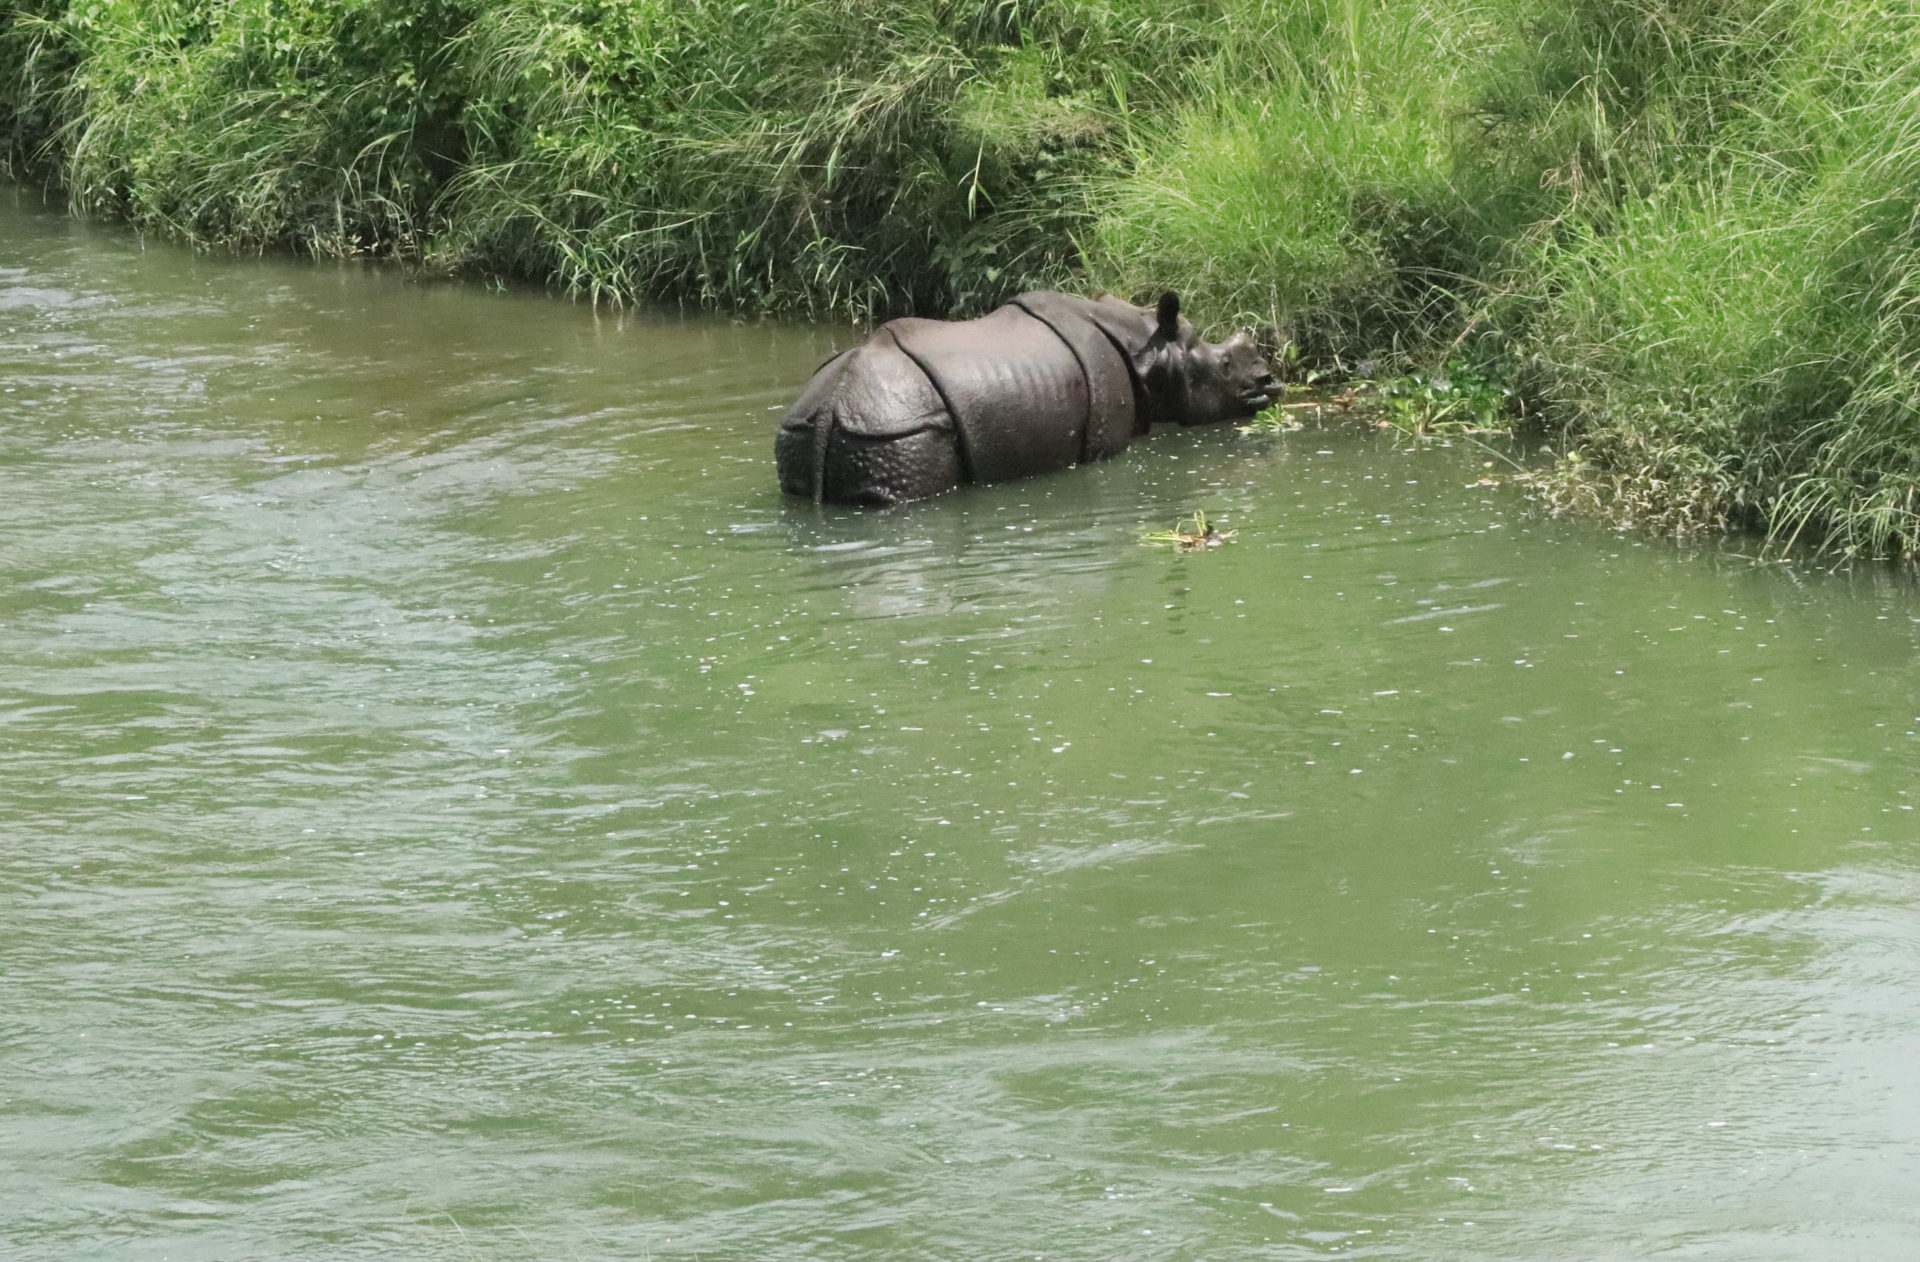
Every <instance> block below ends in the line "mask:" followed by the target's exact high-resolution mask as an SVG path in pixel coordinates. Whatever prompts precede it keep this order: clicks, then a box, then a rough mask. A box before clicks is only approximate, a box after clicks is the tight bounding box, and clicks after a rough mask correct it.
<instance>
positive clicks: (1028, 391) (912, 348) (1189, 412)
mask: <svg viewBox="0 0 1920 1262" xmlns="http://www.w3.org/2000/svg"><path fill="white" fill-rule="evenodd" d="M1282 388H1283V387H1282V386H1281V385H1280V383H1279V380H1278V378H1277V377H1276V376H1275V375H1274V371H1273V366H1272V365H1271V364H1270V363H1269V362H1268V361H1267V358H1266V356H1265V355H1264V354H1262V353H1261V351H1260V349H1259V347H1258V346H1257V345H1256V344H1255V342H1254V340H1253V338H1252V337H1250V336H1248V335H1247V334H1245V333H1237V334H1235V335H1234V336H1233V337H1231V338H1229V339H1228V340H1227V341H1225V342H1222V343H1219V344H1217V345H1216V344H1213V343H1209V342H1205V341H1202V340H1201V339H1200V337H1199V336H1198V335H1197V334H1196V333H1195V332H1194V330H1193V326H1192V325H1191V324H1189V323H1188V322H1187V321H1186V320H1184V319H1182V318H1181V316H1180V298H1179V296H1178V295H1177V294H1174V293H1172V292H1168V293H1165V294H1162V295H1161V297H1160V302H1159V304H1158V306H1157V307H1155V308H1153V309H1152V310H1149V309H1147V308H1143V307H1136V306H1134V305H1133V304H1132V303H1128V302H1122V301H1121V300H1119V299H1117V298H1112V297H1107V296H1102V297H1099V298H1081V297H1077V296H1074V295H1072V294H1062V293H1052V292H1036V293H1029V294H1022V295H1021V296H1020V297H1018V298H1016V299H1014V300H1013V301H1012V302H1010V303H1008V304H1007V305H1006V306H1004V307H999V308H996V309H995V310H994V311H992V312H990V313H988V314H987V315H984V316H981V317H980V318H979V319H977V320H965V321H945V320H919V319H900V320H893V321H890V322H888V323H887V324H884V325H882V326H880V328H879V329H877V330H875V332H874V334H873V336H872V337H870V338H868V339H867V340H866V341H865V342H863V343H861V344H860V345H859V346H856V347H854V348H853V349H851V350H848V351H844V352H842V353H841V354H839V355H837V356H835V357H834V358H833V359H831V360H829V361H827V363H826V364H824V365H822V367H821V368H820V370H819V371H818V372H816V373H815V374H814V376H813V380H812V381H810V382H809V383H808V384H807V388H806V389H805V390H804V391H802V392H801V394H800V397H799V399H798V400H796V401H795V403H794V405H793V406H792V407H791V408H790V409H788V411H787V414H786V416H785V418H784V419H783V420H782V421H781V422H780V433H779V436H778V438H776V439H775V441H774V461H775V464H776V465H777V466H778V467H779V472H780V489H781V490H783V491H785V492H787V493H788V494H790V495H799V496H805V497H807V498H809V499H811V500H813V501H814V502H815V503H822V502H827V503H835V504H875V505H884V504H897V503H901V502H904V501H906V500H917V499H925V498H926V497H927V496H930V495H938V494H940V493H941V492H942V491H950V490H952V489H953V488H955V487H957V486H961V485H963V484H965V483H969V482H1003V481H1006V480H1008V479H1012V478H1025V477H1032V476H1033V475H1035V474H1040V473H1050V472H1052V471H1054V470H1056V469H1064V468H1067V467H1068V466H1069V465H1075V464H1080V463H1082V462H1085V461H1089V460H1105V459H1107V458H1108V457H1111V456H1114V455H1117V454H1119V453H1120V452H1121V451H1122V450H1124V449H1125V448H1126V446H1127V444H1128V443H1129V442H1131V441H1132V440H1133V439H1134V438H1135V437H1136V436H1137V435H1140V434H1144V433H1146V432H1147V431H1148V430H1149V429H1151V428H1152V427H1153V425H1154V423H1155V422H1156V421H1173V422H1177V423H1179V424H1181V425H1202V424H1206V423H1209V422H1212V421H1224V420H1231V419H1234V418H1237V417H1247V416H1252V415H1253V414H1254V413H1255V412H1258V411H1259V410H1260V409H1261V408H1263V407H1265V406H1266V405H1267V404H1268V403H1270V402H1272V401H1273V399H1274V398H1276V397H1277V396H1278V395H1279V394H1280V393H1281V391H1282Z"/></svg>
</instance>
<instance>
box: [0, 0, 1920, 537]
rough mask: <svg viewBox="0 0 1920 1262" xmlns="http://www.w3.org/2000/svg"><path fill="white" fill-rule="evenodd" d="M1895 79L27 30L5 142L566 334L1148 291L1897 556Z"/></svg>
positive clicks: (1538, 33) (712, 40)
mask: <svg viewBox="0 0 1920 1262" xmlns="http://www.w3.org/2000/svg"><path fill="white" fill-rule="evenodd" d="M1916 54H1920V23H1916V20H1915V19H1914V18H1913V17H1912V16H1910V15H1904V14H1901V15H1896V14H1890V13H1888V12H1886V11H1884V9H1883V8H1882V7H1881V6H1878V5H1875V4H1870V3H1866V2H1865V0H1801V2H1799V3H1778V2H1765V0H1681V2H1679V3H1672V4H1665V5H1658V6H1656V5H1653V4H1650V3H1642V2H1640V0H1490V2H1489V3H1487V4H1485V5H1483V6H1480V7H1477V8H1473V9H1471V10H1470V11H1460V10H1458V9H1457V8H1455V7H1450V6H1443V5H1440V4H1437V3H1434V2H1433V0H1385V2H1382V3H1376V4H1367V5H1362V4H1361V3H1359V0H1333V2H1326V0H1295V2H1292V3H1283V2H1280V0H1221V2H1220V3H1215V4H1207V5H1193V6H1187V7H1181V6H1168V5H1162V4H1146V3H1137V2H1135V0H1112V2H1110V3H1105V4H1094V3H1091V2H1075V0H1022V2H1019V3H1006V2H1001V0H949V2H946V3H937V2H935V0H879V2H877V3H865V2H863V3H859V4H854V3H848V2H828V3H819V2H811V3H809V2H802V0H770V2H768V3H762V4H756V5H754V6H751V7H750V8H749V7H746V6H739V7H736V6H731V5H709V4H703V3H678V4H672V5H666V4H658V3H654V2H653V0H605V2H602V3H550V2H546V0H464V2H463V0H436V2H434V3H427V4H420V5H410V6H405V7H404V8H398V7H396V8H394V9H386V8H382V7H377V6H370V5H364V4H355V3H349V2H348V0H295V2H292V3H286V4H274V5H242V6H233V7H231V8H224V9H208V8H207V7H205V6H197V5H186V4H164V3H163V4H142V5H138V6H134V5H127V4H108V3H78V2H73V0H23V2H22V3H19V4H16V6H14V8H12V9H11V10H9V11H8V13H7V14H6V15H3V16H0V137H4V143H5V146H6V150H7V154H8V164H9V166H10V167H11V168H12V169H13V170H15V171H16V172H19V171H23V170H29V169H30V170H34V171H37V172H42V173H46V174H48V175H51V176H53V177H54V178H57V179H58V180H59V182H61V183H62V184H63V185H64V186H65V187H66V189H67V190H68V193H69V195H70V197H71V198H72V200H73V203H74V204H75V206H76V207H77V208H78V209H80V210H82V211H85V212H87V213H92V214H100V215H108V216H115V217H120V218H124V219H127V220H129V221H131V222H133V223H135V224H136V225H139V226H141V227H142V228H144V229H147V230H153V231H159V232H164V233H166V234H168V235H170V236H174V237H178V238H181V239H185V240H190V241H194V242H197V243H201V244H218V245H227V246H235V247H240V248H251V249H282V248H290V249H295V250H302V251H308V252H312V253H316V254H325V255H330V254H348V253H386V254H397V255H400V256H403V257H406V258H410V259H414V260H417V261H419V262H421V263H423V264H426V265H429V266H433V267H438V268H449V269H460V270H465V271H471V272H477V273H481V274H487V273H496V274H511V275H520V276H534V277H540V278H545V279H548V280H550V281H552V282H553V283H555V284H556V285H559V286H562V287H564V288H566V289H568V290H571V291H573V292H577V293H580V294H582V295H584V296H587V297H590V298H592V299H594V300H596V301H601V300H612V301H630V300H635V299H639V298H656V299H668V300H674V299H678V300H683V301H694V302H699V303H704V304H712V305H718V306H724V307H728V308H732V309H739V310H793V311H801V312H807V313H812V314H817V315H826V316H839V317H852V318H856V319H866V318H874V317H878V316H881V315H886V314H893V313H898V312H903V311H919V312H929V313H931V312H965V311H970V310H977V309H980V308H983V307H986V306H989V305H991V304H992V303H994V302H995V301H997V300H999V299H1000V298H1002V297H1004V296H1006V295H1007V294H1009V293H1012V292H1015V291H1017V290H1019V289H1021V288H1025V287H1029V286H1033V285H1048V284H1064V285H1071V286H1075V287H1088V286H1096V285H1097V286H1105V287H1109V288H1112V289H1114V290H1116V291H1118V292H1125V293H1130V294H1136V295H1137V294H1144V293H1146V292H1147V291H1149V290H1151V289H1153V288H1155V287H1157V286H1162V285H1173V286H1177V287H1179V288H1181V289H1182V290H1183V291H1184V292H1185V293H1186V294H1187V297H1188V306H1189V308H1190V309H1192V310H1194V311H1198V312H1204V313H1209V314H1211V315H1213V316H1214V317H1216V318H1217V319H1218V320H1220V321H1221V322H1222V323H1227V322H1239V321H1262V322H1271V323H1273V324H1274V325H1275V326H1276V327H1278V328H1281V329H1283V330H1285V331H1286V332H1287V333H1288V334H1289V335H1290V337H1291V340H1292V345H1293V354H1294V355H1295V356H1296V357H1297V362H1298V363H1299V365H1300V366H1301V367H1302V369H1303V370H1304V369H1305V368H1307V367H1310V366H1312V367H1322V368H1332V369H1335V370H1339V369H1342V368H1345V367H1349V366H1352V365H1354V364H1356V363H1359V362H1361V361H1366V360H1372V361H1377V362H1379V363H1382V364H1384V365H1386V366H1387V367H1388V369H1389V370H1391V369H1392V368H1393V367H1394V366H1396V365H1412V364H1428V365H1437V364H1442V363H1447V362H1451V363H1454V364H1456V365H1461V366H1464V367H1465V368H1467V369H1468V370H1470V371H1472V372H1475V373H1477V374H1479V375H1480V376H1483V377H1486V378H1489V379H1492V380H1497V381H1499V382H1501V383H1503V384H1504V385H1506V386H1507V387H1509V388H1510V389H1512V390H1513V391H1514V392H1515V394H1516V397H1520V398H1524V399H1526V400H1528V401H1529V402H1530V404H1532V405H1533V406H1534V408H1535V409H1537V410H1538V411H1539V412H1540V414H1541V415H1543V416H1544V418H1545V419H1546V420H1547V421H1548V423H1549V425H1550V427H1551V429H1552V431H1553V433H1554V434H1555V436H1556V437H1555V441H1556V442H1557V443H1558V444H1559V445H1560V446H1561V447H1562V449H1563V450H1564V452H1565V456H1564V458H1563V460H1562V462H1561V464H1560V466H1559V468H1558V471H1557V473H1556V475H1555V476H1554V477H1553V478H1552V479H1550V480H1549V481H1548V482H1547V483H1545V484H1543V489H1544V491H1545V493H1546V494H1547V496H1548V498H1549V501H1550V502H1551V503H1554V504H1555V505H1557V506H1561V507H1568V508H1573V509H1577V510H1578V511H1583V512H1598V513H1602V514H1606V515H1611V516H1615V517H1619V518H1622V519H1626V520H1634V521H1646V522H1651V523H1654V524H1657V525H1661V526H1664V527H1666V528H1669V529H1690V528H1694V527H1699V526H1721V525H1728V524H1735V525H1741V526H1747V527H1752V528H1756V529H1760V530H1764V531H1766V532H1768V533H1769V534H1771V535H1772V536H1773V537H1774V538H1776V539H1777V540H1780V541H1782V542H1784V541H1786V540H1789V539H1797V540H1801V541H1808V540H1814V539H1818V540H1819V541H1821V542H1823V543H1824V544H1825V545H1826V546H1827V547H1830V548H1832V549H1834V550H1836V551H1839V552H1845V553H1852V554H1868V555H1904V556H1911V555H1913V554H1914V553H1915V552H1916V550H1920V386H1917V385H1916V384H1915V383H1916V380H1920V377H1917V376H1916V371H1915V369H1916V367H1920V365H1917V364H1916V362H1915V361H1916V360H1917V359H1920V322H1917V321H1916V317H1915V315H1914V311H1915V310H1916V309H1920V224H1917V223H1916V220H1915V217H1914V199H1913V196H1912V189H1913V188H1914V187H1915V186H1916V184H1920V123H1917V122H1916V121H1915V118H1914V115H1913V112H1912V110H1911V108H1910V102H1911V100H1912V99H1913V94H1914V93H1915V92H1916V91H1920V56H1917V55H1916Z"/></svg>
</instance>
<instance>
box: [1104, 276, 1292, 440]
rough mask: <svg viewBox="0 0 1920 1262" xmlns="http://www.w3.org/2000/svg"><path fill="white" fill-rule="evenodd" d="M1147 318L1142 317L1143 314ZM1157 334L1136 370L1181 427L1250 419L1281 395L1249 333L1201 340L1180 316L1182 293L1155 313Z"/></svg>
mask: <svg viewBox="0 0 1920 1262" xmlns="http://www.w3.org/2000/svg"><path fill="white" fill-rule="evenodd" d="M1143 314H1144V313H1143ZM1153 319H1154V330H1153V335H1152V336H1151V337H1150V338H1149V339H1148V340H1147V344H1146V345H1145V346H1144V347H1142V348H1141V349H1140V350H1139V351H1138V352H1137V353H1136V354H1135V356H1134V367H1135V371H1136V373H1137V374H1138V377H1139V379H1140V381H1141V382H1142V384H1144V385H1145V387H1146V392H1147V395H1148V398H1149V400H1150V401H1151V403H1152V404H1153V405H1154V406H1155V410H1156V412H1157V413H1158V415H1157V416H1155V417H1154V419H1155V420H1164V421H1177V422H1179V423H1180V424H1182V425H1207V424H1211V423H1212V422H1214V421H1231V420H1239V419H1241V418H1244V417H1249V416H1252V415H1253V414H1254V413H1256V412H1258V411H1259V410H1260V409H1261V408H1264V407H1266V406H1267V405H1268V404H1269V403H1272V402H1273V401H1274V400H1275V399H1278V398H1279V397H1280V396H1281V395H1282V394H1284V393H1286V387H1285V386H1284V385H1282V384H1281V382H1280V378H1279V375H1278V374H1277V373H1275V372H1274V370H1273V364H1272V362H1271V361H1269V360H1268V359H1267V356H1266V354H1265V352H1263V351H1262V350H1261V349H1260V346H1259V343H1258V342H1256V341H1255V340H1254V338H1253V336H1252V335H1251V334H1249V333H1246V332H1244V331H1243V332H1240V333H1235V334H1234V335H1233V336H1232V337H1230V338H1228V339H1227V340H1226V341H1224V342H1219V343H1214V342H1208V341H1205V340H1203V339H1202V338H1201V337H1200V335H1199V334H1198V333H1196V332H1194V329H1193V325H1192V324H1191V323H1189V322H1188V321H1186V320H1184V319H1182V318H1181V316H1180V295H1178V294H1176V293H1174V292H1173V291H1172V290H1168V291H1167V292H1166V293H1164V294H1161V295H1160V302H1159V305H1158V306H1157V307H1156V308H1155V309H1154V313H1153Z"/></svg>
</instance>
